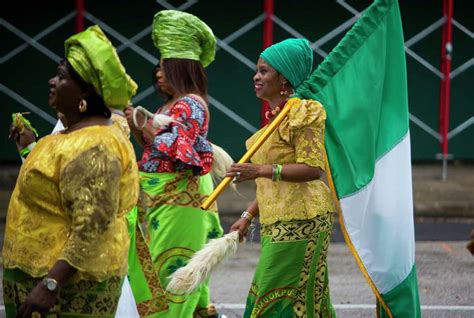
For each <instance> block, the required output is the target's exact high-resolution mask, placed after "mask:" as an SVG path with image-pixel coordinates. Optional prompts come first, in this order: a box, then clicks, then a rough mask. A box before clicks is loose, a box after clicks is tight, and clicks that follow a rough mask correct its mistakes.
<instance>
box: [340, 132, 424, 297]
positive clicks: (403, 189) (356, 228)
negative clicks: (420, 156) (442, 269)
mask: <svg viewBox="0 0 474 318" xmlns="http://www.w3.org/2000/svg"><path fill="white" fill-rule="evenodd" d="M340 202H341V209H342V213H343V215H344V221H345V226H346V229H347V232H348V234H349V236H350V238H351V241H352V243H353V245H354V247H355V249H356V250H357V252H358V254H359V256H360V258H361V260H362V262H363V263H364V266H365V268H366V269H367V272H368V273H369V275H370V277H371V279H372V280H373V282H374V283H375V286H376V287H377V289H378V290H379V292H380V293H381V294H384V293H386V292H388V291H390V290H392V289H393V288H394V287H396V286H397V285H399V284H400V283H401V282H402V281H403V280H404V279H405V278H406V277H407V276H408V274H409V273H410V271H411V269H412V267H413V264H414V262H415V240H414V224H413V198H412V179H411V159H410V134H409V133H407V135H406V136H405V137H404V138H403V140H402V141H401V142H400V143H399V144H397V145H396V146H395V147H394V148H393V149H392V150H390V151H389V152H388V153H386V154H385V155H384V156H383V157H381V158H379V160H378V161H377V162H376V164H375V171H374V177H373V179H372V181H371V182H370V183H369V184H368V185H367V186H366V187H364V188H363V189H362V190H360V191H358V192H357V193H355V194H353V195H351V196H348V197H345V198H343V199H342V200H341V201H340Z"/></svg>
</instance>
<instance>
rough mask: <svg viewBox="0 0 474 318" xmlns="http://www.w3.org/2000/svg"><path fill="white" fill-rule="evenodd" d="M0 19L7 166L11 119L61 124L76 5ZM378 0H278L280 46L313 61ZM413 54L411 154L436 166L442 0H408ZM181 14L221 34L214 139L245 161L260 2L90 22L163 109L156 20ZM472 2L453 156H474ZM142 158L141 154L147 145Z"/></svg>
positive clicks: (114, 15)
mask: <svg viewBox="0 0 474 318" xmlns="http://www.w3.org/2000/svg"><path fill="white" fill-rule="evenodd" d="M10 4H11V5H12V8H10V9H7V10H5V9H4V10H2V14H1V17H0V30H1V31H0V40H1V43H2V45H1V47H0V70H1V75H2V76H1V80H0V96H1V97H2V106H1V108H0V109H1V116H0V127H2V128H1V130H0V147H1V150H0V161H2V162H13V161H18V160H19V157H18V154H17V152H16V148H15V146H14V143H13V142H12V141H10V140H8V139H7V135H8V127H9V123H10V120H11V118H10V114H11V113H12V112H18V111H31V112H32V114H31V115H30V116H29V118H30V119H31V121H32V122H33V124H34V125H35V126H36V127H37V128H38V130H39V132H40V134H47V133H49V132H50V131H51V130H52V128H53V124H54V123H55V121H56V118H55V113H54V112H53V111H52V110H51V109H50V108H49V107H48V105H47V96H48V90H49V88H48V79H49V78H50V77H51V76H52V74H53V73H54V72H55V69H56V65H57V61H58V60H59V59H60V58H62V56H63V52H64V47H63V43H64V40H65V39H66V38H67V37H69V36H70V35H72V34H73V33H74V20H75V4H74V1H35V2H33V1H30V2H28V3H25V2H18V3H14V2H10ZM368 5H370V1H361V0H357V1H349V0H347V1H342V0H339V1H329V0H325V1H310V0H300V1H290V0H285V1H284V0H276V1H275V15H274V17H273V23H274V41H275V42H276V41H280V40H282V39H285V38H287V37H306V38H307V39H308V40H309V41H311V42H312V43H313V44H314V46H315V64H317V63H319V62H321V61H322V60H323V58H324V56H325V55H326V54H328V53H329V52H330V51H331V49H332V48H333V47H334V46H335V45H336V44H337V43H338V41H339V40H340V39H341V38H342V37H343V35H344V34H345V32H347V30H348V29H349V28H350V26H351V25H352V24H353V23H354V22H355V21H356V20H357V17H358V15H359V14H360V13H361V12H362V11H363V10H364V8H366V7H367V6H368ZM400 7H401V11H402V19H403V26H404V32H405V40H406V41H407V42H406V48H407V69H408V86H409V87H408V88H409V102H410V113H411V116H410V119H411V126H410V127H411V136H412V156H413V159H415V160H420V159H422V160H435V155H436V154H437V153H439V152H440V150H439V141H440V136H439V134H438V132H437V127H438V104H439V98H438V96H439V86H440V72H439V70H438V68H439V61H440V43H441V26H442V24H443V19H442V3H441V0H436V1H420V0H403V1H402V0H401V1H400ZM163 9H180V10H185V11H187V12H190V13H192V14H195V15H197V16H199V17H200V18H202V19H203V20H204V21H206V22H207V23H208V24H209V25H210V26H211V27H212V29H213V30H214V33H215V35H216V36H217V38H218V51H217V54H216V60H215V61H214V63H212V64H211V65H210V66H209V67H208V68H207V71H208V76H209V86H210V87H209V94H210V96H209V100H210V105H211V107H210V111H211V127H210V133H209V137H210V139H211V140H212V142H214V143H216V144H218V145H221V146H222V147H224V148H225V149H226V150H228V151H229V153H230V154H231V155H232V156H233V157H234V159H239V158H240V156H241V155H242V154H243V153H244V142H245V140H246V139H247V138H248V137H249V136H250V135H251V134H252V132H254V131H255V130H256V129H258V127H259V125H260V117H259V116H260V105H261V104H260V101H258V100H257V99H256V98H255V95H254V92H253V86H252V80H251V78H252V76H253V73H254V68H255V63H256V60H257V58H258V55H259V53H260V51H261V48H262V28H263V26H262V21H263V19H264V14H263V4H262V1H229V0H221V1H204V0H201V1H196V0H188V1H165V0H158V1H151V0H147V1H145V0H142V1H124V0H122V1H105V0H103V1H85V10H86V12H85V22H86V26H89V25H92V24H96V23H97V24H99V25H101V27H102V28H103V30H104V31H105V32H106V33H107V35H108V36H109V37H110V39H111V40H112V42H113V43H114V45H115V46H116V47H117V48H118V51H119V55H120V57H121V59H122V61H123V63H124V64H125V66H126V68H127V70H128V72H129V73H130V74H131V76H132V77H133V78H134V79H135V80H136V82H137V83H138V84H139V91H138V94H137V96H136V97H135V98H134V100H133V102H134V104H136V105H143V106H145V107H147V108H148V109H150V110H155V109H156V108H157V106H158V105H159V100H158V98H157V97H156V96H155V94H154V91H153V88H152V86H151V70H152V67H153V65H154V64H156V62H157V61H158V60H159V55H158V52H157V50H156V49H155V48H154V47H153V44H152V41H151V37H150V30H151V22H152V19H153V15H154V14H155V13H156V12H157V11H159V10H163ZM473 13H474V3H472V1H469V0H464V1H460V0H455V1H454V19H455V21H454V22H455V23H454V33H453V37H454V40H453V43H454V54H453V65H452V73H451V78H452V82H451V90H452V91H451V93H452V95H451V112H450V135H448V137H449V138H450V139H449V147H450V148H449V152H450V153H452V154H453V155H454V158H457V159H474V147H473V144H474V143H473V141H472V140H473V137H474V107H472V101H473V100H474V96H473V94H474V93H473V91H474V89H473V84H472V83H473V82H474V68H473V67H472V65H473V64H474V62H473V61H474V60H473V57H472V44H473V33H472V31H471V30H473V29H474V26H473V24H474V16H473ZM136 149H137V154H138V155H140V153H139V149H138V148H136Z"/></svg>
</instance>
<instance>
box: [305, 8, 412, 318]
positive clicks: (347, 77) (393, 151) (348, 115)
mask: <svg viewBox="0 0 474 318" xmlns="http://www.w3.org/2000/svg"><path fill="white" fill-rule="evenodd" d="M297 95H298V97H300V98H311V99H315V100H318V101H319V102H321V103H322V104H323V105H324V106H325V109H326V113H327V121H326V135H325V146H326V152H327V157H328V161H329V167H330V169H329V170H330V176H329V180H330V182H331V187H332V188H333V192H335V195H337V199H338V202H337V206H338V210H339V211H338V212H339V222H340V224H341V228H342V230H343V233H344V236H345V238H346V242H347V244H348V246H349V248H350V250H351V252H352V254H353V255H354V257H355V259H356V261H357V263H358V264H359V267H360V268H361V270H362V273H363V274H364V276H365V277H366V279H367V281H368V283H369V285H370V286H371V288H372V289H373V291H374V293H375V295H376V296H377V302H378V305H379V306H377V307H378V308H379V309H378V315H379V316H380V317H421V312H420V303H419V295H418V284H417V275H416V266H415V240H414V221H413V198H412V178H411V155H410V133H409V113H408V95H407V78H406V62H405V52H404V40H403V30H402V24H401V17H400V10H399V7H398V2H397V1H395V0H376V1H374V3H373V4H372V5H371V6H370V7H369V8H368V9H367V10H366V11H365V12H364V13H363V14H362V16H361V18H360V19H359V20H358V21H357V22H356V24H355V25H354V26H353V27H352V28H351V29H350V30H349V31H348V32H347V34H346V35H345V36H344V38H343V39H342V40H341V41H340V43H339V44H338V45H337V46H336V47H335V48H334V49H333V51H332V52H331V53H330V54H329V55H328V56H327V57H326V58H325V60H324V61H323V62H322V63H321V64H320V65H319V67H318V68H317V69H316V70H315V71H314V72H313V74H312V75H311V77H310V78H309V79H308V80H307V81H306V82H305V83H303V84H302V85H301V86H300V87H299V89H298V91H297Z"/></svg>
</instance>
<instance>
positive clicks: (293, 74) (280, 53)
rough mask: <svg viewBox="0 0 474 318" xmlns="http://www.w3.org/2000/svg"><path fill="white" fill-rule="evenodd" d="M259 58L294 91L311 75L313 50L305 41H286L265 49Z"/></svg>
mask: <svg viewBox="0 0 474 318" xmlns="http://www.w3.org/2000/svg"><path fill="white" fill-rule="evenodd" d="M260 58H262V59H264V60H265V61H266V62H267V63H268V64H270V65H271V66H272V67H273V68H274V69H275V70H277V72H278V73H280V74H281V75H283V76H284V77H285V78H286V79H287V80H288V81H289V82H290V84H291V87H293V88H294V89H296V88H298V86H300V84H301V83H303V81H304V80H306V79H307V78H308V77H309V75H310V74H311V69H312V68H313V50H312V49H311V46H310V45H309V42H308V40H305V39H286V40H284V41H281V42H278V43H276V44H273V45H272V46H270V47H268V48H266V49H265V50H264V51H263V52H262V53H261V54H260Z"/></svg>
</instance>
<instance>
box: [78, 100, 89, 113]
mask: <svg viewBox="0 0 474 318" xmlns="http://www.w3.org/2000/svg"><path fill="white" fill-rule="evenodd" d="M79 111H80V112H81V113H85V112H86V111H87V101H86V100H85V99H81V101H80V102H79Z"/></svg>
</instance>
